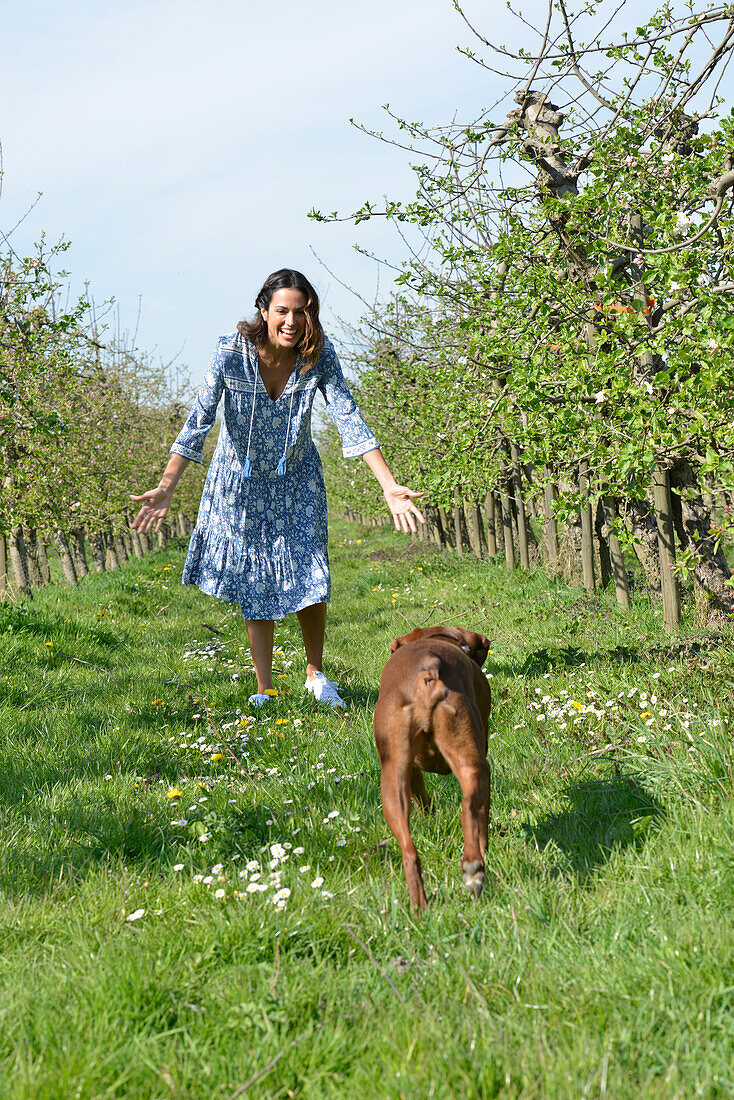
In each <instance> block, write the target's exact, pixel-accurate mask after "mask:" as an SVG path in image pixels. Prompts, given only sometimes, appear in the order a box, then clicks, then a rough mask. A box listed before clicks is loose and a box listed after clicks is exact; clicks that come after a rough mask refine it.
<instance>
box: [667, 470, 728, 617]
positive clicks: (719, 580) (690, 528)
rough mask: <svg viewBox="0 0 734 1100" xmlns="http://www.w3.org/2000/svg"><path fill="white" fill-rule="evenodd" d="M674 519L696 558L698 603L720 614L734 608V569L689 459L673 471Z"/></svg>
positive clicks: (679, 536) (694, 576)
mask: <svg viewBox="0 0 734 1100" xmlns="http://www.w3.org/2000/svg"><path fill="white" fill-rule="evenodd" d="M670 481H671V487H672V488H673V489H674V491H673V492H672V493H671V503H672V507H673V520H674V523H675V528H676V531H677V534H678V538H679V540H680V544H681V546H682V547H683V549H684V550H689V551H691V553H692V555H693V560H694V563H695V564H694V568H693V579H694V584H695V592H696V602H697V604H698V605H699V606H704V607H705V606H708V609H709V610H714V611H716V612H718V613H721V612H725V613H731V612H732V611H734V589H732V587H731V585H729V584H728V583H727V582H728V581H729V578H730V577H731V569H730V568H729V565H728V564H727V561H726V558H725V557H724V554H723V553H722V550H721V547H720V546H717V533H716V532H715V531H713V530H712V528H711V512H710V510H709V509H708V508H707V507H706V505H705V503H704V500H703V497H702V494H701V493H700V486H699V484H698V479H697V476H696V473H695V471H694V469H693V468H692V466H691V465H690V463H689V462H687V461H686V460H685V459H681V460H680V461H678V462H676V464H675V466H674V467H673V469H672V471H671V474H670Z"/></svg>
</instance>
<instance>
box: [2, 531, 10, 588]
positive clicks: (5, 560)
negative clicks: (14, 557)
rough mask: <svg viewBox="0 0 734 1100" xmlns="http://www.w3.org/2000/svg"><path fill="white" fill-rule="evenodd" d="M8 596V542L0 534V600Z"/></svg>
mask: <svg viewBox="0 0 734 1100" xmlns="http://www.w3.org/2000/svg"><path fill="white" fill-rule="evenodd" d="M8 595H9V591H8V540H7V539H6V537H5V535H3V534H2V533H1V532H0V600H6V599H7V598H8Z"/></svg>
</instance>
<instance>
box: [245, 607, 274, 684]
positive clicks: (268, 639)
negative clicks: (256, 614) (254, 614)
mask: <svg viewBox="0 0 734 1100" xmlns="http://www.w3.org/2000/svg"><path fill="white" fill-rule="evenodd" d="M245 626H246V628H247V640H248V641H249V643H250V653H251V654H252V663H253V665H254V666H255V675H256V676H257V690H258V692H260V694H261V695H262V694H263V693H264V692H265V691H267V690H268V689H269V688H272V686H273V634H274V631H275V623H274V622H273V620H272V619H245Z"/></svg>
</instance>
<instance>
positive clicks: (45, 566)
mask: <svg viewBox="0 0 734 1100" xmlns="http://www.w3.org/2000/svg"><path fill="white" fill-rule="evenodd" d="M36 550H37V553H38V568H39V569H40V570H41V577H42V578H43V583H44V585H46V584H50V583H51V566H50V565H49V563H48V553H47V552H46V543H45V542H44V540H43V538H40V539H39V540H38V543H37V545H36Z"/></svg>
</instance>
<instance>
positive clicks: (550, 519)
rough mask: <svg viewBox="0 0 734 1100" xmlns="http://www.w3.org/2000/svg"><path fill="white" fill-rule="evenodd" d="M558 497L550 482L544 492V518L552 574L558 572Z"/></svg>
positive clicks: (547, 552)
mask: <svg viewBox="0 0 734 1100" xmlns="http://www.w3.org/2000/svg"><path fill="white" fill-rule="evenodd" d="M546 473H547V471H546ZM557 496H558V490H557V489H556V486H555V485H554V484H553V482H552V481H549V482H548V483H547V485H546V486H545V489H544V490H543V516H544V519H545V524H544V526H543V534H544V536H545V539H544V541H545V553H546V557H547V559H548V568H549V569H550V571H551V572H552V573H555V572H557V570H558V522H557V520H556V516H555V512H554V511H553V502H554V501H555V499H556V497H557Z"/></svg>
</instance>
